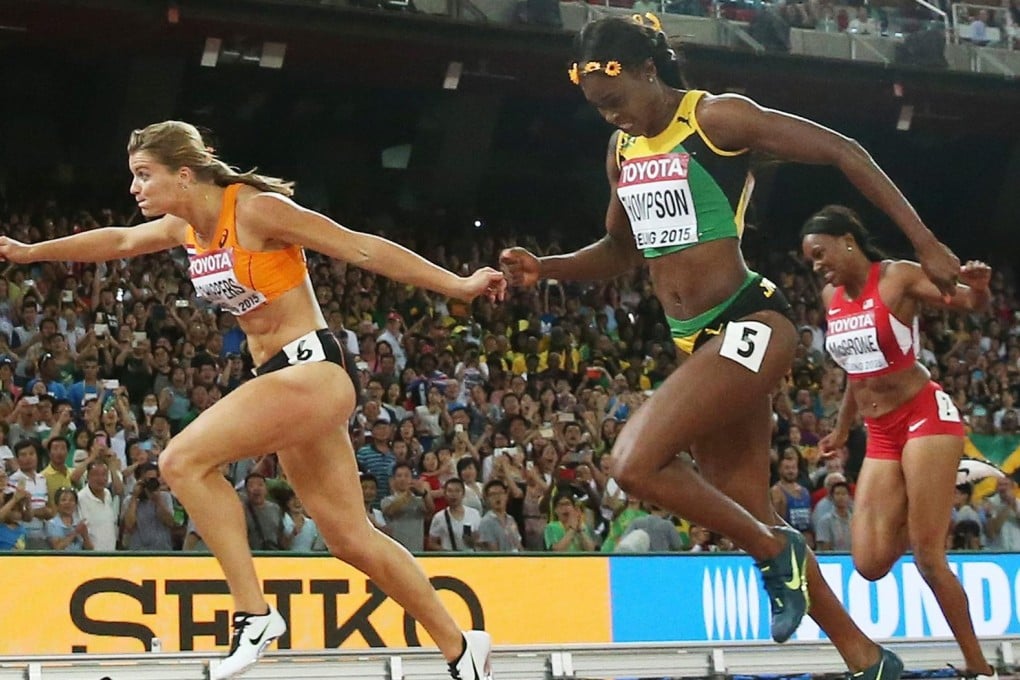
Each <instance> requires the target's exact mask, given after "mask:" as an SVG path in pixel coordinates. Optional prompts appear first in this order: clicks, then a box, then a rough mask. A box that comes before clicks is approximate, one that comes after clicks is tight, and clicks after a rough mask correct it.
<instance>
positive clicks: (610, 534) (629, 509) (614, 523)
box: [599, 496, 648, 553]
mask: <svg viewBox="0 0 1020 680" xmlns="http://www.w3.org/2000/svg"><path fill="white" fill-rule="evenodd" d="M647 514H648V510H646V509H645V504H644V503H642V502H641V500H640V499H638V498H636V497H635V496H628V497H627V500H626V501H625V502H624V505H623V507H622V508H621V509H620V510H619V511H618V512H616V513H614V515H613V517H612V519H611V520H610V522H609V530H608V531H607V532H606V535H605V538H604V539H603V540H602V546H601V548H599V549H600V550H601V551H602V552H604V553H611V552H614V551H615V550H616V544H617V542H618V541H619V540H620V539H621V538H622V537H623V535H624V534H626V533H627V529H628V528H629V527H630V525H631V523H632V522H634V521H635V520H637V519H639V518H641V517H644V516H646V515H647Z"/></svg>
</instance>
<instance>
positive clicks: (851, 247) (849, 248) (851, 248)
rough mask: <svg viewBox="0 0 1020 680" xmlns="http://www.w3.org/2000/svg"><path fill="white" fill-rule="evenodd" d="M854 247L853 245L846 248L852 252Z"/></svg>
mask: <svg viewBox="0 0 1020 680" xmlns="http://www.w3.org/2000/svg"><path fill="white" fill-rule="evenodd" d="M853 249H854V248H853V246H847V247H846V250H847V252H850V251H852V250H853Z"/></svg>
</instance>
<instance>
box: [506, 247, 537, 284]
mask: <svg viewBox="0 0 1020 680" xmlns="http://www.w3.org/2000/svg"><path fill="white" fill-rule="evenodd" d="M499 264H500V265H501V266H502V268H503V275H504V276H506V280H507V281H508V282H509V283H510V285H511V286H521V287H524V288H531V287H533V286H535V285H536V284H537V283H538V276H539V269H540V268H539V263H538V258H537V257H535V256H534V255H533V254H531V253H530V252H528V251H527V250H525V249H524V248H507V249H506V250H504V251H503V252H502V253H500V254H499Z"/></svg>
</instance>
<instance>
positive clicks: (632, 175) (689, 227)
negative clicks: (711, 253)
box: [616, 153, 698, 249]
mask: <svg viewBox="0 0 1020 680" xmlns="http://www.w3.org/2000/svg"><path fill="white" fill-rule="evenodd" d="M689 160H690V155H689V154H686V153H671V154H662V155H659V156H650V157H646V158H637V159H634V160H627V161H624V162H623V165H621V166H620V181H619V183H618V184H617V187H616V195H617V197H618V198H619V199H620V203H621V204H623V209H624V211H626V213H627V217H628V218H629V219H630V228H631V230H632V231H633V232H634V242H635V243H636V244H637V247H638V248H641V249H644V248H668V247H671V246H687V245H691V244H694V243H697V242H698V219H697V214H696V213H695V210H694V196H693V195H692V194H691V187H690V183H689V182H688V179H687V166H688V162H689Z"/></svg>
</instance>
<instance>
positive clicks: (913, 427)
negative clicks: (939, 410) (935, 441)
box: [907, 418, 928, 432]
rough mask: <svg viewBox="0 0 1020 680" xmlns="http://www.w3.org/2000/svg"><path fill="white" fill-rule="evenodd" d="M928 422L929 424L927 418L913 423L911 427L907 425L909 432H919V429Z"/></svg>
mask: <svg viewBox="0 0 1020 680" xmlns="http://www.w3.org/2000/svg"><path fill="white" fill-rule="evenodd" d="M926 422H928V419H927V418H925V419H923V420H919V421H917V422H916V423H911V424H910V425H907V430H908V431H910V432H917V428H919V427H921V426H922V425H924V424H925V423H926Z"/></svg>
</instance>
